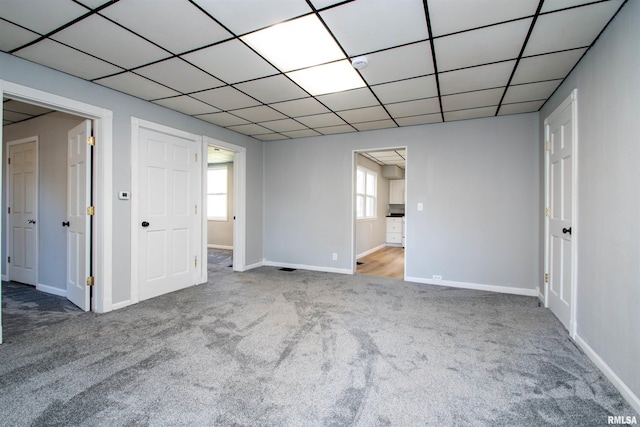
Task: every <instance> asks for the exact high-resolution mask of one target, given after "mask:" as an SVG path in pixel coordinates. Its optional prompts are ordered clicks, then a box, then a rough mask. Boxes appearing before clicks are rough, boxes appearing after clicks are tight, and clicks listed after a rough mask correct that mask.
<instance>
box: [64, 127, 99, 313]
mask: <svg viewBox="0 0 640 427" xmlns="http://www.w3.org/2000/svg"><path fill="white" fill-rule="evenodd" d="M89 136H91V121H90V120H86V121H84V122H83V123H81V124H79V125H78V126H76V127H75V128H73V129H72V130H70V131H69V134H68V143H67V220H66V221H63V223H62V226H63V227H66V228H67V298H68V299H69V301H71V302H72V303H74V304H75V305H77V306H78V307H80V308H81V309H83V310H85V311H88V310H90V309H91V306H90V290H89V287H88V286H87V278H88V277H89V275H90V273H91V267H90V265H91V257H90V249H91V218H92V217H91V216H90V215H88V213H87V208H88V207H89V206H90V204H91V185H92V183H91V175H92V174H91V150H90V148H89V145H88V144H87V141H88V138H89Z"/></svg>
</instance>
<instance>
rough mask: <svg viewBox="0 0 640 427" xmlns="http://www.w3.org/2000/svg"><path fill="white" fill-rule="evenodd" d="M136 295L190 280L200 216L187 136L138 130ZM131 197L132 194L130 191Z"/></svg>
mask: <svg viewBox="0 0 640 427" xmlns="http://www.w3.org/2000/svg"><path fill="white" fill-rule="evenodd" d="M138 140H139V146H138V148H139V152H138V154H139V157H138V158H139V167H138V171H139V176H138V180H139V188H138V193H139V194H138V198H139V205H138V208H139V214H138V224H137V225H136V227H137V230H135V232H137V233H138V242H139V249H138V251H139V253H138V260H139V261H138V273H139V299H140V300H144V299H148V298H153V297H155V296H158V295H162V294H165V293H168V292H173V291H176V290H179V289H182V288H185V287H188V286H191V285H194V284H195V283H196V272H197V271H198V267H199V263H200V261H199V260H198V254H199V252H198V249H199V246H200V238H201V236H198V235H196V230H197V225H198V224H199V221H200V219H201V215H202V212H201V209H200V207H199V206H198V200H199V197H198V196H199V195H200V192H201V188H202V186H201V183H200V182H199V180H200V174H199V164H200V163H199V162H198V153H199V151H200V146H199V144H197V143H195V142H194V141H193V140H190V139H187V138H182V137H180V136H175V135H171V134H168V133H165V132H160V131H156V130H151V129H147V128H140V129H139V139H138ZM134 197H135V195H134Z"/></svg>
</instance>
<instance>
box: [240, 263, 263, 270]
mask: <svg viewBox="0 0 640 427" xmlns="http://www.w3.org/2000/svg"><path fill="white" fill-rule="evenodd" d="M263 266H264V260H262V261H259V262H256V263H253V264H249V265H245V266H244V270H242V271H247V270H251V269H253V268H258V267H263Z"/></svg>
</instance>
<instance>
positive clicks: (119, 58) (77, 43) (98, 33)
mask: <svg viewBox="0 0 640 427" xmlns="http://www.w3.org/2000/svg"><path fill="white" fill-rule="evenodd" d="M52 38H53V39H55V40H57V41H60V42H62V43H65V44H67V45H69V46H72V47H75V48H77V49H80V50H82V51H84V52H86V53H88V54H91V55H93V56H96V57H98V58H102V59H104V60H106V61H109V62H111V63H113V64H115V65H118V66H120V67H123V68H135V67H138V66H140V65H145V64H148V63H150V62H154V61H158V60H160V59H163V58H166V57H167V56H169V54H168V53H167V52H166V51H165V50H163V49H160V48H159V47H157V46H155V45H153V44H151V43H149V42H148V41H146V40H144V39H143V38H141V37H138V36H136V35H135V34H132V33H130V32H129V31H127V30H125V29H123V28H121V27H119V26H117V25H116V24H114V23H113V22H110V21H108V20H106V19H104V18H102V17H100V16H96V15H93V16H90V17H89V18H86V19H83V20H82V21H80V22H78V23H76V24H74V25H72V26H70V27H68V28H65V29H64V30H62V31H60V32H59V33H56V34H54V35H53V36H52ZM123 46H126V49H123V48H122V47H123Z"/></svg>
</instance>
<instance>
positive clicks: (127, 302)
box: [111, 300, 134, 310]
mask: <svg viewBox="0 0 640 427" xmlns="http://www.w3.org/2000/svg"><path fill="white" fill-rule="evenodd" d="M132 304H134V303H132V302H131V300H125V301H120V302H117V303H115V304H113V305H112V307H111V308H112V309H113V310H120V309H121V308H125V307H129V306H130V305H132Z"/></svg>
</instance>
